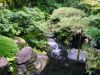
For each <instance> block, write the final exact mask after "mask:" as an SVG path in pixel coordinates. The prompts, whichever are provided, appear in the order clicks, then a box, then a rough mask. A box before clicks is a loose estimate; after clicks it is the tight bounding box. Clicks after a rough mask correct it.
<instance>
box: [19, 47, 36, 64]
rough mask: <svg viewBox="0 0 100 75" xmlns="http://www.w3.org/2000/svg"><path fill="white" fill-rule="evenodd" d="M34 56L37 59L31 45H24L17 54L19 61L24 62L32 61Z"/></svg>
mask: <svg viewBox="0 0 100 75" xmlns="http://www.w3.org/2000/svg"><path fill="white" fill-rule="evenodd" d="M32 57H34V59H33V60H35V54H34V52H33V49H32V48H31V47H29V46H28V47H24V48H23V49H22V50H21V51H20V52H19V53H18V55H17V63H18V64H22V63H25V62H28V61H31V59H32Z"/></svg>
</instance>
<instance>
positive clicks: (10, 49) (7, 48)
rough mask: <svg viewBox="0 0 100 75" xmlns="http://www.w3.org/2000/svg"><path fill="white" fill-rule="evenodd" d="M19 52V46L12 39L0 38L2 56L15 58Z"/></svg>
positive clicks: (0, 54) (0, 53)
mask: <svg viewBox="0 0 100 75" xmlns="http://www.w3.org/2000/svg"><path fill="white" fill-rule="evenodd" d="M18 50H19V49H18V47H17V45H16V44H15V43H14V41H13V40H12V39H10V38H8V37H5V36H0V56H5V57H13V56H15V55H16V53H17V51H18Z"/></svg>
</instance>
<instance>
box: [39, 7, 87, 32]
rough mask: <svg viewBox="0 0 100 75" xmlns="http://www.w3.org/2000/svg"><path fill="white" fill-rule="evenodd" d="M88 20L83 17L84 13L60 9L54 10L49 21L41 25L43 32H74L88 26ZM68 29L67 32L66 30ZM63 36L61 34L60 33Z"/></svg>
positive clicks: (76, 10) (64, 8) (71, 9)
mask: <svg viewBox="0 0 100 75" xmlns="http://www.w3.org/2000/svg"><path fill="white" fill-rule="evenodd" d="M88 23H89V21H88V18H87V17H85V13H84V12H83V11H81V10H79V9H76V8H67V7H62V8H59V9H56V10H54V12H53V14H52V15H51V19H49V20H48V21H46V23H43V24H42V25H41V28H42V30H47V31H44V32H47V33H48V32H53V33H54V32H60V31H61V30H63V29H64V30H65V32H66V33H67V32H70V31H72V32H75V31H77V30H78V29H80V28H84V27H86V26H87V25H88ZM67 29H68V30H67ZM62 34H63V33H62Z"/></svg>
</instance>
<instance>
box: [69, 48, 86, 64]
mask: <svg viewBox="0 0 100 75" xmlns="http://www.w3.org/2000/svg"><path fill="white" fill-rule="evenodd" d="M77 56H78V49H71V50H70V51H69V53H68V59H70V60H74V61H77ZM86 60H87V52H86V51H80V54H79V60H78V61H79V62H86Z"/></svg>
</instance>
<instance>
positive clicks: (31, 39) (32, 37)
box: [23, 32, 47, 49]
mask: <svg viewBox="0 0 100 75" xmlns="http://www.w3.org/2000/svg"><path fill="white" fill-rule="evenodd" d="M23 38H24V39H25V40H26V41H27V43H29V45H30V46H32V47H36V48H39V49H42V48H44V47H46V45H47V39H46V37H45V36H44V35H43V34H42V33H37V32H34V33H30V34H27V35H25V36H23Z"/></svg>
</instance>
